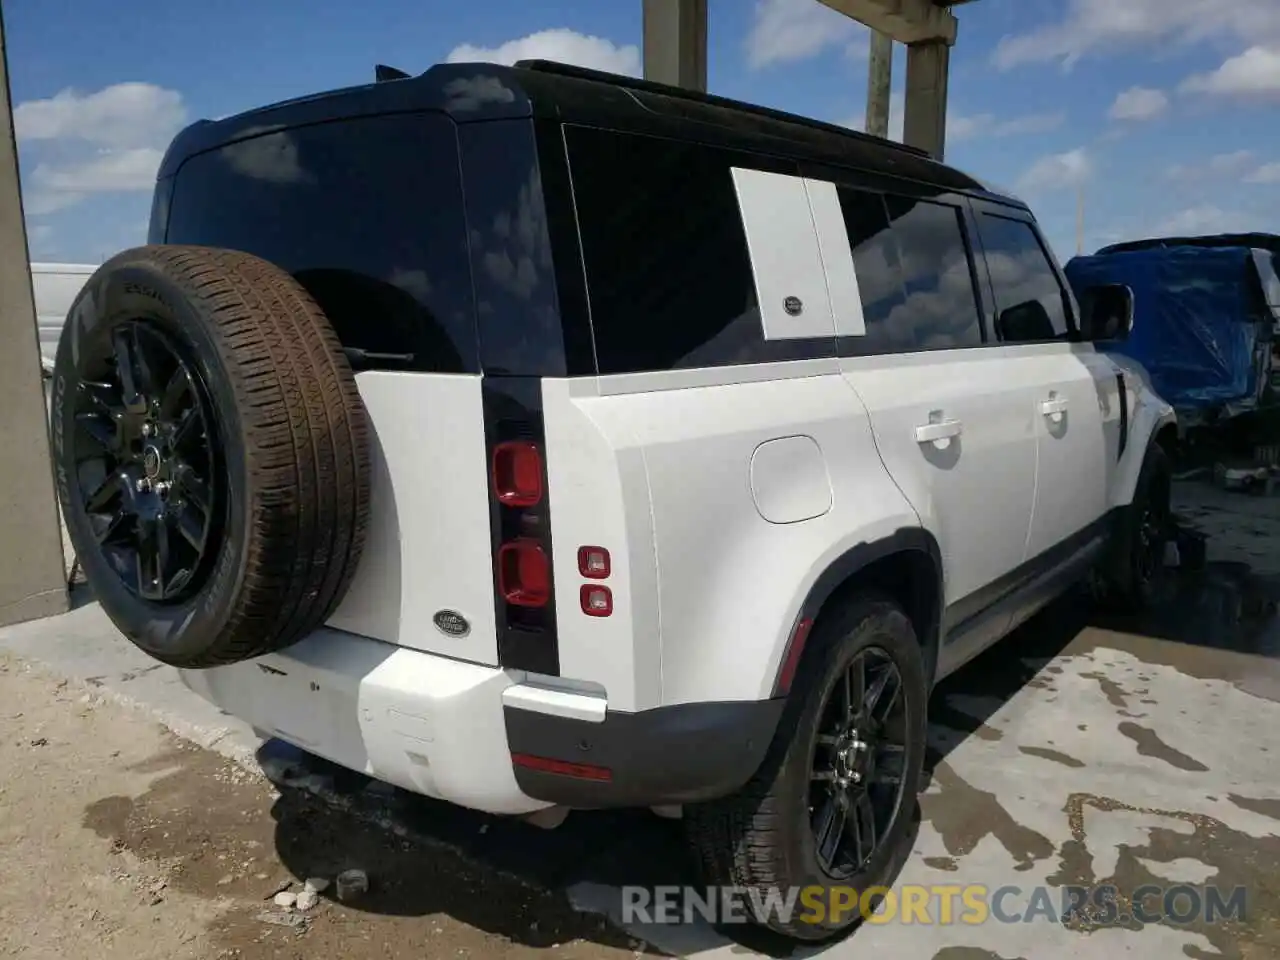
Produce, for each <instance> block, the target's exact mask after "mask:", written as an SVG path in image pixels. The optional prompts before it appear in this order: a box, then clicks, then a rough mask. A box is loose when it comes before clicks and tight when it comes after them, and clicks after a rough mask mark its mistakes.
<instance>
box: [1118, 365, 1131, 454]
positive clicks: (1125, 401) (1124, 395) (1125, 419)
mask: <svg viewBox="0 0 1280 960" xmlns="http://www.w3.org/2000/svg"><path fill="white" fill-rule="evenodd" d="M1116 386H1117V387H1118V388H1119V390H1120V444H1119V447H1120V449H1119V452H1118V453H1117V454H1116V459H1117V460H1119V459H1120V458H1121V457H1123V456H1124V451H1125V447H1127V446H1128V445H1129V390H1128V388H1127V387H1126V386H1125V382H1124V374H1123V373H1117V374H1116Z"/></svg>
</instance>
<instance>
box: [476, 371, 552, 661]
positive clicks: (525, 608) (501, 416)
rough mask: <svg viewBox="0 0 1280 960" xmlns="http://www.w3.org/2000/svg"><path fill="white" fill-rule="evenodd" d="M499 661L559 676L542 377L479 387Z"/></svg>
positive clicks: (501, 379)
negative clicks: (483, 409)
mask: <svg viewBox="0 0 1280 960" xmlns="http://www.w3.org/2000/svg"><path fill="white" fill-rule="evenodd" d="M481 389H482V391H483V397H484V408H485V440H486V448H487V449H486V456H487V458H488V464H487V466H488V470H487V473H488V485H489V504H490V513H489V519H490V532H491V535H492V537H493V587H494V591H493V592H494V613H495V620H496V623H495V626H496V627H497V634H498V637H497V639H498V663H499V664H500V665H501V666H503V667H506V668H508V669H515V670H527V671H529V672H530V673H540V674H545V675H547V676H558V675H559V673H560V651H559V642H558V640H557V631H556V602H555V594H556V591H555V575H554V571H553V570H552V562H551V558H552V557H553V556H555V551H554V550H553V548H552V543H551V526H552V523H551V497H550V487H549V485H548V482H547V453H546V450H547V447H546V434H545V432H544V426H543V418H542V402H541V382H540V381H539V380H538V379H537V378H532V377H486V378H485V379H484V381H483V384H482V387H481Z"/></svg>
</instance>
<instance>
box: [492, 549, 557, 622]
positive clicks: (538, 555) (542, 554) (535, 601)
mask: <svg viewBox="0 0 1280 960" xmlns="http://www.w3.org/2000/svg"><path fill="white" fill-rule="evenodd" d="M498 589H499V591H500V592H501V593H502V597H503V599H505V600H506V601H507V603H510V604H513V605H515V606H517V607H545V606H546V605H547V601H549V600H550V599H551V560H550V558H549V557H548V556H547V552H546V551H545V550H543V549H542V544H540V543H538V541H537V540H532V539H529V538H526V537H521V538H519V539H517V540H512V541H511V542H510V543H504V544H503V545H502V546H501V547H500V548H499V549H498Z"/></svg>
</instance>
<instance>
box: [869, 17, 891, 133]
mask: <svg viewBox="0 0 1280 960" xmlns="http://www.w3.org/2000/svg"><path fill="white" fill-rule="evenodd" d="M869 59H870V65H869V66H868V68H867V133H869V134H871V135H872V136H876V137H888V136H889V91H890V89H891V88H892V87H893V38H892V37H889V36H886V35H885V34H883V33H881V32H880V31H879V30H872V31H871V56H870V58H869Z"/></svg>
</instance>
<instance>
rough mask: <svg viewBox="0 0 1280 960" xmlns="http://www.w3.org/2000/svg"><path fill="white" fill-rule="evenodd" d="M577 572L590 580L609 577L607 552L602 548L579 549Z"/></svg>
mask: <svg viewBox="0 0 1280 960" xmlns="http://www.w3.org/2000/svg"><path fill="white" fill-rule="evenodd" d="M578 572H579V573H580V574H582V575H583V576H584V577H587V578H588V579H590V580H606V579H608V577H609V551H608V550H606V549H605V548H604V547H579V548H578Z"/></svg>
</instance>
